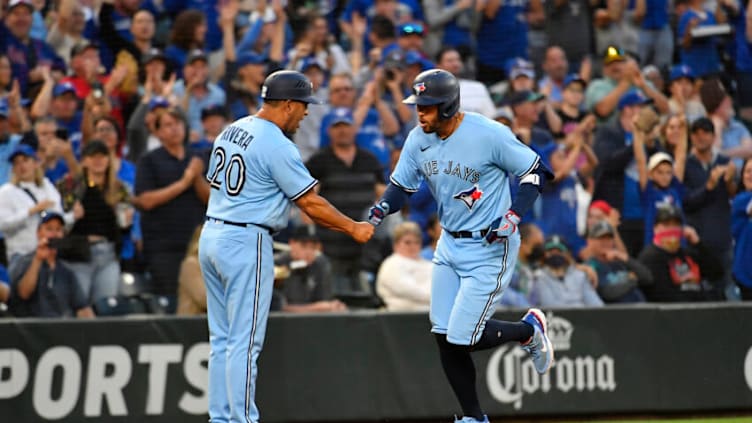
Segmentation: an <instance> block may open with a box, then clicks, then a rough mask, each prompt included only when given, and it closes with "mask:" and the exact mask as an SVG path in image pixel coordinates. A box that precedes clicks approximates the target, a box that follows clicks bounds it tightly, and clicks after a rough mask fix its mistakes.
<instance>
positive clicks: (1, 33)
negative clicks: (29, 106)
mask: <svg viewBox="0 0 752 423" xmlns="http://www.w3.org/2000/svg"><path fill="white" fill-rule="evenodd" d="M33 12H34V6H33V5H32V3H31V1H30V0H11V1H10V3H8V8H7V9H6V12H5V18H4V20H3V23H2V24H0V54H4V55H6V56H7V57H8V59H9V60H10V64H11V69H12V73H13V78H15V79H17V80H18V83H19V84H20V86H21V93H22V95H23V96H24V97H26V95H27V94H28V89H29V86H30V85H33V84H39V83H41V82H42V80H43V79H44V78H43V73H42V71H41V69H40V67H42V66H48V67H51V68H52V69H54V70H58V71H60V72H65V62H63V59H61V58H60V57H59V56H58V55H57V54H55V51H54V50H53V49H52V47H50V45H49V44H47V43H45V42H44V41H42V40H37V39H34V38H31V36H30V32H31V23H32V13H33Z"/></svg>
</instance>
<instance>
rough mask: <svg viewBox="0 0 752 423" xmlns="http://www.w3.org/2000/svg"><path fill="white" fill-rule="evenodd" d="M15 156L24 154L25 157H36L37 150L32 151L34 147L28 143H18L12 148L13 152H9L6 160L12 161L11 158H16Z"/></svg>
mask: <svg viewBox="0 0 752 423" xmlns="http://www.w3.org/2000/svg"><path fill="white" fill-rule="evenodd" d="M16 156H26V157H33V158H36V157H37V152H36V151H34V148H32V146H30V145H28V144H18V145H17V146H16V148H14V149H13V152H12V153H10V156H8V162H9V163H13V159H15V158H16Z"/></svg>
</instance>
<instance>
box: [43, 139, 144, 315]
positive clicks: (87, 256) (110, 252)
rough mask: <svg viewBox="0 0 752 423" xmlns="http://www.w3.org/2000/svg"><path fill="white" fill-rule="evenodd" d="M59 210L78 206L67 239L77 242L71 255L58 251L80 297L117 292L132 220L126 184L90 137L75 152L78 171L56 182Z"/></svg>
mask: <svg viewBox="0 0 752 423" xmlns="http://www.w3.org/2000/svg"><path fill="white" fill-rule="evenodd" d="M57 188H58V191H59V192H60V196H61V198H62V203H63V210H65V211H71V210H73V209H74V208H77V207H79V208H82V209H83V211H84V213H83V215H82V216H79V218H78V219H76V221H75V223H74V224H73V227H72V228H71V229H70V231H69V233H68V239H70V240H71V241H73V240H76V241H77V242H78V248H77V250H78V251H76V252H75V254H71V255H66V254H65V253H66V251H65V250H62V251H60V252H59V256H60V258H61V259H63V260H65V261H66V264H67V265H68V267H70V268H71V269H72V270H73V272H74V273H75V274H76V279H77V280H78V283H79V284H80V285H81V289H82V291H83V293H84V297H85V298H86V299H87V300H88V301H89V302H91V303H92V304H93V303H96V302H97V301H98V300H100V299H102V298H106V297H111V296H115V295H117V294H118V281H119V280H120V263H119V260H118V257H119V253H120V248H121V247H122V238H123V234H124V233H127V231H128V230H129V229H130V227H131V225H132V223H133V212H134V210H133V206H131V204H130V197H131V194H130V193H129V191H128V188H127V187H126V186H125V184H123V183H122V182H121V181H120V180H119V179H118V178H117V176H116V169H115V166H114V163H113V157H112V155H111V154H110V150H109V148H107V145H106V144H105V143H104V142H102V141H100V140H91V141H89V142H88V143H87V144H86V145H85V146H84V148H83V151H82V152H81V171H80V172H75V173H73V172H71V173H69V174H68V175H66V176H65V178H63V179H62V180H61V181H60V182H58V184H57Z"/></svg>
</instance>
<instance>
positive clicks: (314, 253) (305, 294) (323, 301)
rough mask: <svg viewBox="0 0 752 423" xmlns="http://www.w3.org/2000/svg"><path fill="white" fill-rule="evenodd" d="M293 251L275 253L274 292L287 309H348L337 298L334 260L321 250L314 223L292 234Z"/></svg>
mask: <svg viewBox="0 0 752 423" xmlns="http://www.w3.org/2000/svg"><path fill="white" fill-rule="evenodd" d="M289 246H290V251H287V252H282V253H279V254H277V255H275V256H274V269H275V287H274V291H275V295H276V296H277V299H278V301H279V302H280V310H281V311H284V312H288V313H306V312H333V311H334V312H336V311H340V312H341V311H346V310H347V306H346V305H345V304H344V303H343V302H341V301H339V300H337V299H335V298H334V291H333V290H332V275H331V264H330V263H329V258H328V257H327V256H326V255H325V254H323V252H322V251H321V239H319V236H318V233H317V230H316V228H315V226H299V227H297V228H296V229H295V231H293V233H292V235H290V241H289Z"/></svg>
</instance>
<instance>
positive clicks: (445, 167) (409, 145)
mask: <svg viewBox="0 0 752 423" xmlns="http://www.w3.org/2000/svg"><path fill="white" fill-rule="evenodd" d="M538 160H539V158H538V155H537V154H536V153H535V152H534V151H533V150H531V149H530V148H529V147H528V146H526V145H525V144H523V143H522V142H520V141H518V140H517V138H516V137H515V136H514V134H513V133H512V131H510V130H509V128H507V127H506V126H505V125H502V124H501V123H498V122H496V121H493V120H491V119H488V118H486V117H484V116H482V115H479V114H477V113H470V112H467V113H465V117H464V119H463V120H462V122H461V123H460V125H459V127H458V128H457V129H456V130H455V131H454V133H452V135H450V136H449V137H448V138H447V139H445V140H442V139H440V138H439V137H438V136H437V135H436V133H432V134H426V133H424V132H423V129H422V128H421V127H420V126H417V127H415V128H414V129H413V130H412V131H410V134H409V135H408V137H407V140H406V141H405V146H404V148H403V150H402V154H401V155H400V158H399V162H398V163H397V166H396V168H395V170H394V172H393V173H392V176H391V181H392V183H393V184H395V185H398V186H400V187H401V188H403V189H404V190H405V191H408V192H415V191H417V190H418V188H420V184H421V181H423V180H424V179H425V180H426V181H427V183H428V186H429V188H430V189H431V192H432V193H433V196H434V198H435V199H436V202H437V203H438V215H439V219H440V222H441V226H442V227H443V228H445V229H447V230H450V231H478V230H481V229H485V228H487V227H488V225H489V224H490V223H491V222H492V221H493V220H494V219H496V218H497V217H499V216H501V215H502V213H505V212H506V211H507V210H508V209H509V207H510V205H511V195H510V192H509V180H508V176H507V173H511V174H513V175H517V176H522V175H524V174H526V173H528V172H529V171H530V170H532V169H533V168H534V166H535V164H536V163H537V162H538Z"/></svg>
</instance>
